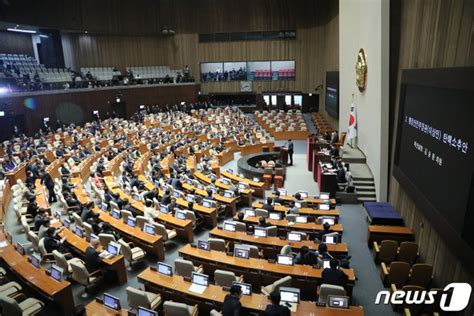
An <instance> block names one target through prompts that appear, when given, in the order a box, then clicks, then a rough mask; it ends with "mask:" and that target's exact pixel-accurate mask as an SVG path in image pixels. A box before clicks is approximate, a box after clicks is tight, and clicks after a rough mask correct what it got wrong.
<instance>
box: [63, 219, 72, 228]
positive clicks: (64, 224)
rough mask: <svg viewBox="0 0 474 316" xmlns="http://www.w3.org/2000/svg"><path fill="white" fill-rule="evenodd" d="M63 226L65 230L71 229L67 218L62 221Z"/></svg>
mask: <svg viewBox="0 0 474 316" xmlns="http://www.w3.org/2000/svg"><path fill="white" fill-rule="evenodd" d="M63 226H64V227H66V228H69V227H71V221H70V220H68V219H67V218H65V219H64V220H63Z"/></svg>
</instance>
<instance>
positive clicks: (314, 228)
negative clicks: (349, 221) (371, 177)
mask: <svg viewBox="0 0 474 316" xmlns="http://www.w3.org/2000/svg"><path fill="white" fill-rule="evenodd" d="M258 219H259V218H258V217H255V216H249V217H246V218H245V219H244V221H245V222H247V223H252V224H254V225H255V224H258ZM234 220H237V217H236V216H234ZM266 222H267V223H268V224H270V225H274V226H276V227H278V235H279V236H286V233H287V232H288V231H292V230H301V231H305V232H310V233H314V232H319V231H321V230H323V229H324V228H323V225H320V224H316V223H294V224H293V225H288V221H287V220H286V219H281V220H274V219H269V218H267V220H266ZM331 229H332V230H333V231H334V232H338V233H339V234H341V235H342V233H343V231H344V230H343V227H342V224H335V225H332V226H331Z"/></svg>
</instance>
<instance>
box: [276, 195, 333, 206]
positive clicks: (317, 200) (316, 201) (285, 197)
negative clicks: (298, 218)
mask: <svg viewBox="0 0 474 316" xmlns="http://www.w3.org/2000/svg"><path fill="white" fill-rule="evenodd" d="M268 197H271V198H272V199H274V198H275V197H276V195H275V194H270V195H269V196H268ZM280 199H282V200H283V201H285V202H287V203H290V202H294V201H296V198H295V197H294V196H291V195H280ZM303 201H304V202H306V203H307V204H323V203H325V202H326V200H323V199H320V198H315V197H307V198H306V199H303ZM329 202H330V203H331V204H336V199H329Z"/></svg>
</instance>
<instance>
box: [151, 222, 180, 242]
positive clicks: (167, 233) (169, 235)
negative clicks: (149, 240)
mask: <svg viewBox="0 0 474 316" xmlns="http://www.w3.org/2000/svg"><path fill="white" fill-rule="evenodd" d="M153 227H155V231H156V233H157V234H158V235H161V236H162V237H163V241H167V240H170V239H173V238H174V237H176V236H177V235H178V234H177V232H176V230H175V229H166V227H165V225H163V224H160V223H153Z"/></svg>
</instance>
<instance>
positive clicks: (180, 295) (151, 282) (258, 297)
mask: <svg viewBox="0 0 474 316" xmlns="http://www.w3.org/2000/svg"><path fill="white" fill-rule="evenodd" d="M138 281H139V282H140V283H143V284H144V285H145V289H146V290H148V291H152V292H155V293H160V294H161V295H162V297H163V298H164V299H165V300H175V301H180V302H185V303H187V304H192V305H194V304H198V305H199V311H200V313H201V314H206V313H207V314H208V313H209V312H210V310H212V309H216V310H221V309H222V303H223V302H224V298H225V296H226V295H227V294H229V292H226V291H224V290H223V289H222V287H220V286H216V285H212V284H210V285H209V287H208V288H207V289H206V290H204V292H203V293H202V294H199V293H195V292H191V291H190V290H189V287H190V286H191V283H190V282H187V281H185V280H184V279H183V278H182V277H181V276H177V275H173V276H166V275H163V274H160V273H159V272H156V271H153V270H151V269H150V268H148V269H146V270H144V271H143V272H142V273H140V274H139V275H138ZM240 302H241V304H242V307H243V308H244V309H245V310H248V311H250V312H254V313H258V314H261V313H262V312H263V311H264V310H265V308H266V306H267V305H268V304H270V301H269V299H268V297H267V296H266V295H263V294H257V293H253V294H252V295H242V296H241V298H240ZM292 315H305V316H316V315H318V316H326V315H332V316H339V315H353V316H360V315H364V311H363V308H362V307H360V306H351V307H350V308H349V309H335V308H329V307H317V306H316V305H315V304H314V303H313V302H309V301H301V302H300V304H298V307H297V310H296V312H295V313H292Z"/></svg>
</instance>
